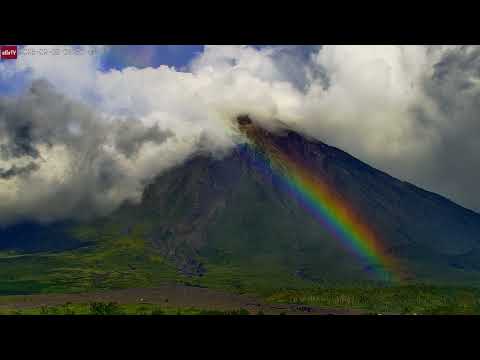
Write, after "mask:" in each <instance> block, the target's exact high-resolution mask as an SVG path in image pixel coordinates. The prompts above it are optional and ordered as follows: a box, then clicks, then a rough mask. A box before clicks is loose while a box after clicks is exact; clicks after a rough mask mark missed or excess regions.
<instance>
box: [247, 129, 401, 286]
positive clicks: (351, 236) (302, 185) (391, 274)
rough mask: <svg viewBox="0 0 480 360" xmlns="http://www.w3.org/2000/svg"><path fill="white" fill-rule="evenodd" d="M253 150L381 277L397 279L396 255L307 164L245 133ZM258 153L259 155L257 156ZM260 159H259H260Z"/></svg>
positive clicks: (294, 193)
mask: <svg viewBox="0 0 480 360" xmlns="http://www.w3.org/2000/svg"><path fill="white" fill-rule="evenodd" d="M247 136H248V138H249V140H250V141H251V144H250V145H252V146H253V149H254V150H256V155H257V156H256V158H257V161H256V162H257V165H258V164H260V165H262V167H264V171H268V170H272V171H271V172H270V173H271V174H272V175H274V176H275V179H276V181H277V182H279V184H281V185H282V187H283V188H284V189H285V190H286V191H287V192H288V193H289V194H290V195H291V196H292V197H294V198H296V199H297V200H299V203H300V204H301V205H302V206H303V207H304V208H306V209H307V210H308V211H309V212H310V213H311V214H312V215H313V216H314V217H315V219H316V220H317V221H319V222H320V223H322V225H323V226H324V227H325V228H326V229H327V230H328V231H329V232H330V233H331V234H332V235H333V236H334V237H335V238H337V239H339V240H340V241H341V242H342V243H343V244H344V246H345V247H346V248H347V249H348V250H350V251H353V252H354V253H355V254H357V255H358V256H360V257H361V258H363V259H364V260H365V261H366V262H367V263H368V264H370V265H371V267H372V268H373V269H375V270H376V271H377V272H378V273H379V275H380V276H381V278H382V279H388V280H393V281H400V280H401V276H400V271H399V269H398V264H397V263H396V261H395V259H393V258H392V257H391V256H389V255H388V254H387V252H386V250H385V248H384V247H383V246H382V244H381V242H380V241H379V240H378V238H377V237H376V236H375V234H374V232H373V231H372V230H371V229H370V228H369V227H368V225H367V224H366V223H365V222H364V221H362V219H360V217H359V216H358V215H357V214H356V212H355V211H354V210H353V208H352V207H350V206H349V205H348V204H347V203H346V202H345V201H343V200H341V199H340V198H339V197H338V196H336V192H335V191H334V189H333V188H332V187H331V186H329V185H328V184H327V183H326V182H325V181H322V180H321V179H320V178H319V177H318V176H315V174H313V173H312V172H311V170H309V169H308V168H307V167H306V166H304V165H303V164H301V163H300V162H299V161H295V160H294V159H293V158H292V157H290V156H289V155H288V154H286V153H285V152H284V151H282V150H280V149H278V148H277V147H275V146H274V145H273V144H272V143H271V141H269V139H268V137H265V136H261V135H260V137H259V134H258V133H256V132H254V133H250V134H249V133H247ZM259 156H260V157H259ZM259 160H260V161H259Z"/></svg>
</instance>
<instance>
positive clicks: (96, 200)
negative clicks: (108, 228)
mask: <svg viewBox="0 0 480 360" xmlns="http://www.w3.org/2000/svg"><path fill="white" fill-rule="evenodd" d="M95 50H96V53H97V55H96V56H78V57H76V58H75V61H71V60H72V59H71V58H69V57H57V58H55V59H53V60H52V58H50V59H48V61H47V59H46V58H42V57H33V56H31V57H27V56H25V57H21V58H19V60H18V61H17V63H15V65H8V66H9V68H6V65H3V64H2V65H3V66H4V68H3V70H4V72H3V78H2V77H0V81H6V80H7V78H8V76H14V75H16V76H18V74H20V73H21V74H24V76H26V77H28V78H29V79H30V80H31V82H32V85H31V87H30V89H29V90H28V91H26V92H25V93H24V94H21V95H19V96H16V97H8V98H7V97H4V98H2V99H1V100H0V137H1V138H0V144H1V145H0V222H4V223H5V222H9V221H14V220H16V219H18V218H34V219H37V220H43V221H51V220H56V219H60V218H65V217H78V216H80V215H82V216H83V215H85V214H89V215H92V216H94V215H98V214H105V213H108V212H109V211H112V210H113V209H115V208H116V207H117V206H118V205H119V204H121V203H122V202H123V201H125V200H131V201H137V200H138V199H139V198H140V195H141V192H142V190H143V187H144V186H145V184H146V183H148V181H150V180H151V179H152V178H154V177H155V176H156V175H158V174H159V173H161V172H162V171H164V170H165V169H167V168H169V167H171V166H173V165H175V164H178V163H180V162H181V161H183V160H184V159H185V158H186V157H188V156H189V155H191V154H193V153H195V152H197V151H199V150H206V151H210V152H212V153H213V154H222V153H224V152H225V151H226V150H228V149H229V148H230V147H232V146H233V145H234V144H235V142H236V141H237V140H236V139H235V137H234V136H233V132H232V129H231V127H230V120H231V119H232V118H233V117H234V116H236V115H238V114H240V113H249V114H250V115H251V116H254V117H255V118H256V119H257V120H258V121H259V122H262V123H263V124H264V125H265V126H269V127H271V128H275V127H276V126H278V125H279V123H278V121H279V120H280V121H282V122H283V123H286V124H288V125H290V126H293V127H295V128H297V129H299V130H300V131H302V132H304V133H306V134H308V135H310V136H313V137H316V138H318V139H320V140H322V141H325V142H326V143H328V144H331V145H334V146H337V147H340V148H342V149H344V150H346V151H347V152H350V153H351V154H353V155H355V156H356V157H358V158H360V159H362V160H363V161H366V162H368V163H370V164H371V165H373V166H375V167H377V168H380V169H382V170H384V171H387V172H389V173H390V174H392V175H393V176H396V177H399V178H401V179H404V180H407V181H410V182H413V183H415V184H417V185H419V186H422V187H425V188H427V189H429V190H432V191H435V192H439V193H441V194H442V195H445V196H447V197H450V198H451V199H452V200H454V201H457V202H459V203H460V204H462V205H464V206H467V207H470V208H473V209H475V210H477V211H478V210H480V195H477V193H478V192H477V191H476V184H478V183H479V182H480V171H479V170H477V168H479V166H478V161H479V158H478V154H479V151H478V150H479V148H480V142H479V140H478V139H479V136H478V135H479V130H480V125H479V124H480V123H479V122H478V120H477V118H478V114H479V110H480V108H479V107H480V101H479V100H480V49H479V48H478V47H473V46H472V47H469V46H467V47H465V46H308V47H306V46H274V47H273V46H272V47H262V48H254V47H250V46H206V47H205V49H204V51H203V53H201V54H200V55H198V56H197V57H196V58H194V59H193V60H192V62H191V64H190V65H189V67H188V69H187V70H186V71H178V70H176V69H175V68H172V67H168V66H160V67H157V68H151V67H150V68H148V67H147V68H142V69H138V68H135V67H127V68H124V69H122V70H110V71H106V72H105V71H101V70H100V68H99V63H100V59H101V56H102V55H101V54H102V48H101V47H100V48H95ZM40 79H43V80H40ZM86 209H89V210H88V211H86Z"/></svg>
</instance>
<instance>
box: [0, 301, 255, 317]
mask: <svg viewBox="0 0 480 360" xmlns="http://www.w3.org/2000/svg"><path fill="white" fill-rule="evenodd" d="M0 315H250V313H249V312H248V311H247V310H246V309H238V310H231V311H220V310H205V309H197V308H193V307H192V308H174V307H160V306H158V305H153V304H122V305H120V304H117V303H114V302H108V303H107V302H92V303H88V304H72V303H66V304H64V305H61V306H42V307H34V308H28V309H20V310H13V309H11V310H2V311H0Z"/></svg>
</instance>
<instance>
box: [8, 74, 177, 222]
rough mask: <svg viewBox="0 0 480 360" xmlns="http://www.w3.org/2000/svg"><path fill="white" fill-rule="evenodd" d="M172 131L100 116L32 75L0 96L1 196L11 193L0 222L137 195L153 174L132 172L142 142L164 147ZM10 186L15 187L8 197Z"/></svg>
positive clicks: (86, 212)
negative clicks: (18, 90)
mask: <svg viewBox="0 0 480 360" xmlns="http://www.w3.org/2000/svg"><path fill="white" fill-rule="evenodd" d="M171 136H173V134H172V133H171V132H170V131H163V130H161V129H160V128H158V126H153V127H152V126H150V127H149V126H146V125H144V124H143V123H142V122H141V121H139V120H136V119H123V120H122V119H106V118H103V117H102V116H100V115H98V114H96V113H94V112H93V111H92V110H90V109H89V108H88V107H87V106H85V105H82V104H80V103H76V102H73V101H71V100H69V99H67V98H65V97H64V96H62V95H60V94H58V93H57V92H56V91H54V89H53V88H52V87H51V86H50V84H49V83H47V82H46V81H35V82H34V83H33V84H32V87H31V88H30V89H29V91H27V92H26V93H25V94H24V95H23V96H20V97H17V98H0V160H1V162H0V181H8V183H3V184H2V185H1V186H2V187H3V188H2V189H0V198H1V196H2V195H3V196H7V198H9V199H10V202H7V201H6V200H3V201H1V203H0V223H2V222H3V223H5V222H12V221H15V220H16V219H18V218H33V219H37V220H44V221H49V220H57V219H61V218H71V217H73V218H84V217H89V216H96V215H99V214H104V213H107V212H108V211H111V210H113V209H114V208H115V207H116V206H118V205H119V204H120V203H121V202H122V201H124V200H126V199H131V198H136V197H138V196H139V192H141V190H142V188H141V186H142V185H141V184H143V183H144V182H145V180H146V179H145V176H147V178H148V176H150V175H155V172H154V171H153V173H152V174H150V173H148V174H147V175H145V173H142V172H138V173H135V172H131V171H129V166H130V165H131V164H134V163H135V162H136V161H139V159H138V158H137V157H138V156H139V151H140V149H141V148H142V146H144V145H145V144H147V143H153V144H155V145H156V146H161V145H162V144H163V143H164V142H165V141H166V140H167V139H168V138H169V137H171ZM140 160H141V159H140ZM26 161H28V163H27V164H26ZM129 161H130V162H129ZM25 164H26V165H25ZM6 184H7V185H8V184H10V187H11V186H14V187H17V188H16V190H13V192H12V193H11V194H10V195H9V194H8V193H5V189H8V188H9V187H8V186H6ZM2 190H3V191H4V193H3V194H2ZM12 196H13V198H12Z"/></svg>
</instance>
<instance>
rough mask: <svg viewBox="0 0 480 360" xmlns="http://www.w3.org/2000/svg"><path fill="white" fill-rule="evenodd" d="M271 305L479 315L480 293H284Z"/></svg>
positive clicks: (404, 289)
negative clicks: (296, 304) (304, 305)
mask: <svg viewBox="0 0 480 360" xmlns="http://www.w3.org/2000/svg"><path fill="white" fill-rule="evenodd" d="M268 300H269V301H271V302H280V303H298V304H307V305H312V306H318V307H325V308H340V309H359V310H365V311H368V312H371V313H375V314H378V313H381V314H419V315H420V314H422V315H446V314H480V289H478V288H455V287H435V286H422V285H415V286H392V287H372V286H370V287H368V286H362V287H348V288H341V287H339V288H317V289H309V290H302V291H298V290H285V291H280V292H276V293H275V294H273V295H271V296H269V298H268Z"/></svg>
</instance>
